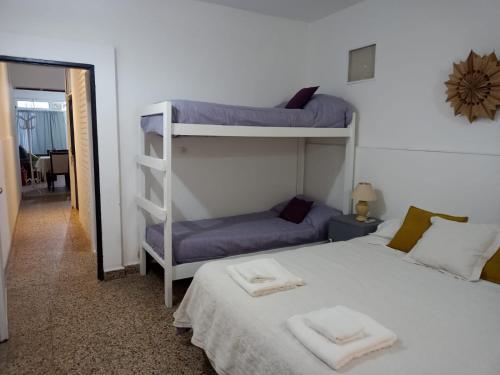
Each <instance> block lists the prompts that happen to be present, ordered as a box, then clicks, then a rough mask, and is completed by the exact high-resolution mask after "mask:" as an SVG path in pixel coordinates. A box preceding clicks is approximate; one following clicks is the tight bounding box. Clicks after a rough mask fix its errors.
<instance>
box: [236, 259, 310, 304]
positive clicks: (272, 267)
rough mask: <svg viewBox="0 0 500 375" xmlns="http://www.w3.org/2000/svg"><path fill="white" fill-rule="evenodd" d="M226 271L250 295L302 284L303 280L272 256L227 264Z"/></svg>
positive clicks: (260, 294)
mask: <svg viewBox="0 0 500 375" xmlns="http://www.w3.org/2000/svg"><path fill="white" fill-rule="evenodd" d="M227 272H228V274H229V276H231V277H232V278H233V280H234V281H235V282H236V283H237V284H238V285H240V286H241V287H242V288H243V289H244V290H245V291H246V292H247V293H248V294H250V295H251V296H252V297H259V296H264V295H267V294H271V293H275V292H279V291H283V290H289V289H293V288H296V287H298V286H301V285H304V280H302V279H301V278H300V277H297V276H295V275H294V274H292V273H291V272H289V271H288V270H287V269H285V268H284V267H283V266H282V265H281V264H279V263H278V262H277V261H276V260H275V259H273V258H263V259H256V260H251V261H249V262H245V263H240V264H236V265H232V266H227Z"/></svg>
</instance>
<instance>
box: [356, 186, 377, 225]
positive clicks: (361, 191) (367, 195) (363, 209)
mask: <svg viewBox="0 0 500 375" xmlns="http://www.w3.org/2000/svg"><path fill="white" fill-rule="evenodd" d="M352 198H353V199H356V200H357V201H358V203H357V204H356V214H357V215H358V216H356V220H357V221H366V219H367V216H368V211H369V210H370V209H369V207H368V202H373V201H376V200H377V195H376V194H375V190H373V187H372V185H371V184H370V183H368V182H360V183H359V184H358V185H357V186H356V188H355V189H354V191H353V192H352Z"/></svg>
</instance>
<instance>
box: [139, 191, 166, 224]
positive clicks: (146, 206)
mask: <svg viewBox="0 0 500 375" xmlns="http://www.w3.org/2000/svg"><path fill="white" fill-rule="evenodd" d="M136 202H137V205H138V206H139V207H141V208H142V209H143V210H145V211H147V212H149V213H150V214H151V215H153V216H155V217H156V218H157V219H160V220H163V221H164V220H166V219H167V210H165V209H164V208H162V207H160V206H158V205H156V204H154V203H153V202H151V201H150V200H148V199H146V198H144V197H141V196H137V197H136Z"/></svg>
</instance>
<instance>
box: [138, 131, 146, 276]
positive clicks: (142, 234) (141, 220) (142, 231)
mask: <svg viewBox="0 0 500 375" xmlns="http://www.w3.org/2000/svg"><path fill="white" fill-rule="evenodd" d="M145 148H146V143H145V136H144V132H143V131H142V129H141V128H139V154H138V155H144V154H145V153H146V149H145ZM137 179H138V184H139V195H140V196H141V197H145V196H146V175H145V174H144V171H143V167H142V165H141V164H139V163H137ZM137 210H138V215H137V217H138V219H137V220H138V223H137V228H138V230H139V236H138V240H139V241H138V242H139V243H138V246H139V272H140V274H141V275H142V276H145V275H146V260H147V257H146V251H145V250H144V248H143V246H142V242H143V241H144V240H145V238H146V216H145V215H146V213H145V212H144V211H143V210H142V208H141V207H140V206H137Z"/></svg>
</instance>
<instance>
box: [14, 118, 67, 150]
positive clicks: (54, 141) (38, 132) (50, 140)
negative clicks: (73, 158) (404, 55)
mask: <svg viewBox="0 0 500 375" xmlns="http://www.w3.org/2000/svg"><path fill="white" fill-rule="evenodd" d="M29 117H33V119H32V120H31V122H32V124H33V126H34V128H33V130H32V131H31V134H32V142H33V143H32V145H31V146H32V148H33V154H35V155H40V154H46V153H47V150H66V149H67V148H68V144H67V138H66V113H65V112H61V111H45V110H26V109H18V110H17V134H18V136H19V144H20V145H21V146H23V147H24V148H25V149H26V150H28V133H27V131H26V130H25V129H23V127H24V120H23V118H29Z"/></svg>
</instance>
